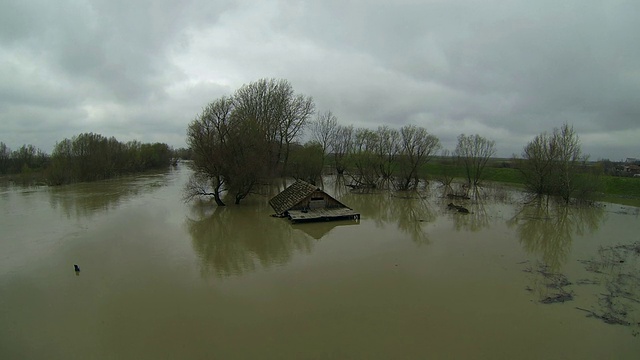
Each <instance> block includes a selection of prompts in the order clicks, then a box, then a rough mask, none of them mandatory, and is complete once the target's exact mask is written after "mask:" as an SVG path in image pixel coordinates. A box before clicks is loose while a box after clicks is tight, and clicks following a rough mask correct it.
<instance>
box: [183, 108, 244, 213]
mask: <svg viewBox="0 0 640 360" xmlns="http://www.w3.org/2000/svg"><path fill="white" fill-rule="evenodd" d="M233 109H234V106H233V99H232V98H228V97H222V98H220V99H218V100H215V101H214V102H212V103H210V104H209V105H207V107H205V108H204V110H203V111H202V113H201V114H200V115H198V117H197V118H196V119H195V120H194V121H193V122H191V124H189V127H188V129H187V143H188V145H189V147H190V148H191V150H192V152H193V166H194V168H195V169H194V170H195V173H196V174H197V175H196V176H195V177H194V178H193V179H191V181H189V182H188V184H187V188H186V192H187V195H186V196H185V199H191V198H193V197H194V196H196V195H213V197H214V199H215V202H216V204H217V205H218V206H224V205H225V204H224V202H223V201H222V198H221V193H222V192H223V190H225V185H226V181H227V174H226V171H227V167H226V166H227V165H228V164H227V163H226V162H225V160H226V159H225V156H224V155H225V154H226V152H227V148H226V147H227V145H228V144H229V141H230V140H229V133H230V129H231V114H232V112H233ZM203 175H205V176H203ZM203 182H205V183H203ZM206 182H208V183H210V185H211V187H212V188H213V189H212V191H208V190H206V189H207V184H206Z"/></svg>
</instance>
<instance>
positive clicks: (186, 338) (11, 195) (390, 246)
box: [0, 165, 640, 359]
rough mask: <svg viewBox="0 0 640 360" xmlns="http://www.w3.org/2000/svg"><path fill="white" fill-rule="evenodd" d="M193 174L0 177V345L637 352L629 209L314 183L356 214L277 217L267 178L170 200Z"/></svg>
mask: <svg viewBox="0 0 640 360" xmlns="http://www.w3.org/2000/svg"><path fill="white" fill-rule="evenodd" d="M189 172H190V170H189V169H188V168H187V167H186V166H183V165H180V167H178V168H177V169H173V170H171V171H169V172H166V173H161V174H153V175H141V176H136V177H131V178H124V179H118V180H112V181H106V182H100V183H91V184H77V185H71V186H65V187H58V188H46V187H38V188H20V187H0V358H1V359H178V358H184V359H426V358H433V359H442V358H458V359H461V358H473V359H613V358H615V359H637V358H638V356H639V355H640V334H639V332H640V326H639V325H638V323H639V322H640V245H639V247H633V246H634V245H633V244H640V221H638V220H639V211H638V208H633V207H625V206H620V205H613V204H606V206H600V207H589V208H579V207H569V208H566V207H561V206H556V205H554V204H553V203H551V204H547V203H533V204H531V205H529V206H524V205H522V201H521V198H520V196H519V195H518V194H517V193H515V192H512V191H507V190H491V191H488V193H487V194H486V196H487V199H486V200H483V201H481V202H475V201H468V200H455V202H456V204H460V205H464V206H467V207H468V208H469V210H471V212H472V213H471V214H466V215H465V214H460V213H456V212H454V211H452V210H449V209H448V208H447V206H446V204H447V203H448V202H449V200H446V199H442V198H440V197H439V194H438V191H437V190H433V189H432V190H431V191H424V192H421V193H420V194H418V195H416V194H389V193H374V194H353V193H350V192H348V191H346V190H344V187H342V186H340V185H339V184H338V185H335V184H334V183H333V182H332V181H330V179H329V180H328V181H327V182H326V187H325V189H326V190H327V192H329V193H331V194H334V195H335V196H336V197H337V198H338V199H340V200H342V201H343V202H344V203H346V204H348V205H350V206H351V207H353V208H354V209H356V210H358V211H359V212H361V214H362V217H361V220H360V221H359V222H354V221H339V222H326V223H312V224H295V225H291V224H289V223H288V222H287V220H285V219H278V218H273V217H270V216H269V215H270V214H271V213H272V211H271V209H270V208H269V207H268V205H267V200H268V198H269V195H268V194H267V195H265V196H255V197H253V198H251V199H247V200H246V201H244V202H243V203H242V204H241V205H240V206H233V205H230V206H228V207H225V208H215V207H214V206H212V205H209V204H184V203H183V202H182V201H181V196H182V187H183V184H184V183H185V181H186V180H187V178H188V176H189ZM273 194H275V191H273ZM273 194H272V195H273ZM74 264H77V265H79V267H80V269H81V271H80V272H79V273H76V272H75V271H74V268H73V265H74ZM554 299H555V300H557V301H556V302H554ZM561 300H564V302H561ZM545 302H551V303H548V304H547V303H545Z"/></svg>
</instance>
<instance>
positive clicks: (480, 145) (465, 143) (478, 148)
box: [455, 134, 496, 188]
mask: <svg viewBox="0 0 640 360" xmlns="http://www.w3.org/2000/svg"><path fill="white" fill-rule="evenodd" d="M455 154H456V156H457V157H458V161H459V162H460V163H462V165H463V166H464V170H465V174H466V176H467V184H468V185H469V187H474V188H475V187H477V186H479V185H480V182H481V181H482V178H483V171H484V168H485V166H486V165H487V162H488V161H489V159H490V158H491V157H492V156H494V155H495V154H496V143H495V141H492V140H488V139H487V138H484V137H482V136H480V135H478V134H475V135H465V134H460V135H459V136H458V145H457V146H456V150H455Z"/></svg>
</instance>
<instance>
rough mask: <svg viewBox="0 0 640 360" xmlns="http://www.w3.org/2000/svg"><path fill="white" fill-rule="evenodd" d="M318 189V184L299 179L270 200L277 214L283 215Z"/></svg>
mask: <svg viewBox="0 0 640 360" xmlns="http://www.w3.org/2000/svg"><path fill="white" fill-rule="evenodd" d="M316 190H319V188H318V187H317V186H314V185H311V184H309V183H308V182H305V181H302V180H298V181H296V182H294V183H293V184H291V185H290V186H289V187H287V188H286V189H284V190H283V191H282V192H281V193H280V194H278V195H276V196H274V197H273V198H272V199H271V200H269V205H271V207H272V208H273V210H275V211H276V214H278V215H281V214H284V212H285V211H287V210H289V209H291V208H292V207H293V206H294V205H296V204H298V203H299V202H300V201H302V200H303V199H304V198H306V197H307V196H309V195H311V194H313V192H314V191H316Z"/></svg>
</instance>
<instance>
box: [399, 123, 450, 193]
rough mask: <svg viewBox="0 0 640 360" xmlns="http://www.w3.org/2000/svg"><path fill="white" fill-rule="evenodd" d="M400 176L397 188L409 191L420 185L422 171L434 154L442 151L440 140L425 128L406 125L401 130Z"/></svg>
mask: <svg viewBox="0 0 640 360" xmlns="http://www.w3.org/2000/svg"><path fill="white" fill-rule="evenodd" d="M400 135H401V150H400V151H401V152H400V154H401V156H400V176H399V177H398V180H397V183H396V187H397V188H399V189H401V190H407V189H410V188H412V187H416V186H417V185H418V183H419V180H420V177H419V174H420V171H421V169H422V167H423V166H424V165H425V164H427V162H429V160H430V159H431V157H432V156H433V154H434V153H435V152H436V151H437V150H438V149H440V140H438V138H437V137H435V136H434V135H431V134H429V133H428V132H427V130H426V129H425V128H423V127H417V126H415V125H406V126H403V127H402V128H401V129H400Z"/></svg>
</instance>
